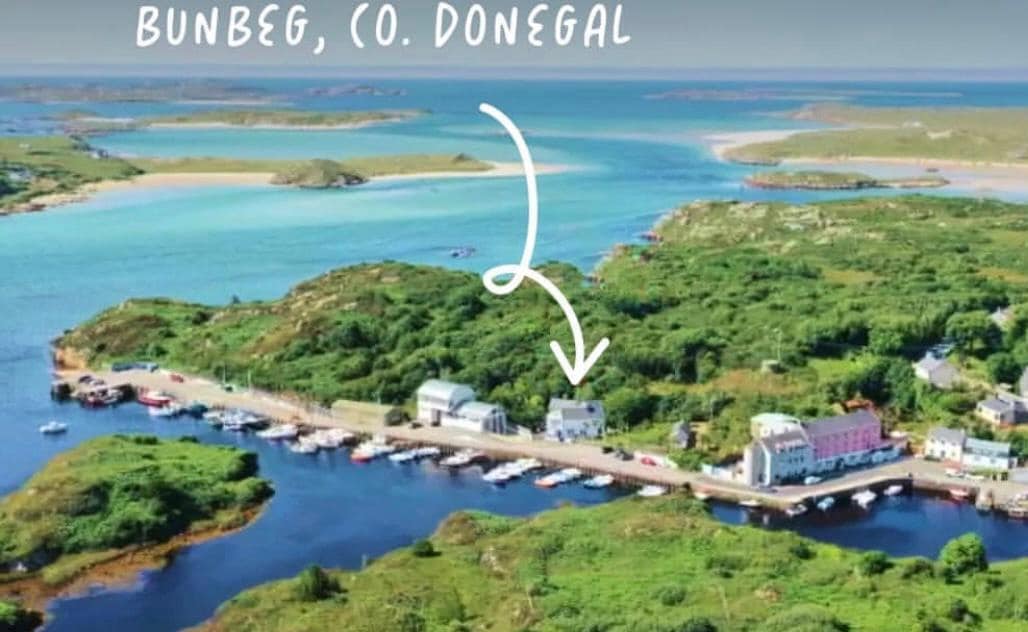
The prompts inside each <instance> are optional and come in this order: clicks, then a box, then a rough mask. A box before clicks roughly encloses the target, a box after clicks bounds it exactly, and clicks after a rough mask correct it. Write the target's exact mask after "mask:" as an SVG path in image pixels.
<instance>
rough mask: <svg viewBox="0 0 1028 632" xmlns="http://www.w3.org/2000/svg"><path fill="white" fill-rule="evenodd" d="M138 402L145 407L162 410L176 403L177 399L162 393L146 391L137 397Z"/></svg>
mask: <svg viewBox="0 0 1028 632" xmlns="http://www.w3.org/2000/svg"><path fill="white" fill-rule="evenodd" d="M136 401H137V402H139V403H140V404H142V405H144V406H151V407H155V408H162V407H164V406H167V405H168V404H171V403H172V402H173V401H175V398H174V397H172V396H171V395H168V394H167V393H162V392H160V391H150V390H144V391H140V393H139V394H138V395H136Z"/></svg>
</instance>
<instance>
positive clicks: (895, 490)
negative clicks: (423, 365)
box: [882, 484, 903, 496]
mask: <svg viewBox="0 0 1028 632" xmlns="http://www.w3.org/2000/svg"><path fill="white" fill-rule="evenodd" d="M882 493H883V494H885V495H886V496H899V495H900V494H902V493H903V486H902V485H898V484H897V485H889V486H888V487H886V488H885V490H884V491H883V492H882Z"/></svg>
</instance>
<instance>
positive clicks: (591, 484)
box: [582, 474, 614, 489]
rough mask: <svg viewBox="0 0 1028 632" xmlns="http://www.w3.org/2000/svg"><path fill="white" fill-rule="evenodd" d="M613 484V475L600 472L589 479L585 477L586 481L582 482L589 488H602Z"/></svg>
mask: <svg viewBox="0 0 1028 632" xmlns="http://www.w3.org/2000/svg"><path fill="white" fill-rule="evenodd" d="M613 484H614V477H613V476H611V475H610V474H600V475H599V476H594V477H592V478H590V479H586V481H585V482H584V483H582V486H583V487H587V488H589V489H603V488H605V487H610V486H611V485H613Z"/></svg>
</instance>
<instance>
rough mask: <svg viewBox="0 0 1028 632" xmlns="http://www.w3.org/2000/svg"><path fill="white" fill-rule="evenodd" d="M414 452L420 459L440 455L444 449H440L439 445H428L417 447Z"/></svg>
mask: <svg viewBox="0 0 1028 632" xmlns="http://www.w3.org/2000/svg"><path fill="white" fill-rule="evenodd" d="M414 452H415V454H416V455H417V457H418V458H419V459H428V458H431V457H435V456H439V455H440V454H442V453H443V451H442V450H440V449H439V448H438V447H437V446H434V445H426V446H424V447H421V448H415V449H414Z"/></svg>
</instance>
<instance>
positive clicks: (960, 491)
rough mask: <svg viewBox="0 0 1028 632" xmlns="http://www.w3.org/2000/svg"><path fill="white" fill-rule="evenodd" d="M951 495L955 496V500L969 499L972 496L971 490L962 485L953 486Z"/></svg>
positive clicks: (950, 491)
mask: <svg viewBox="0 0 1028 632" xmlns="http://www.w3.org/2000/svg"><path fill="white" fill-rule="evenodd" d="M949 495H950V496H951V497H952V498H953V500H967V499H968V498H970V497H971V492H970V490H967V489H964V488H962V487H953V488H950V490H949Z"/></svg>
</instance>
